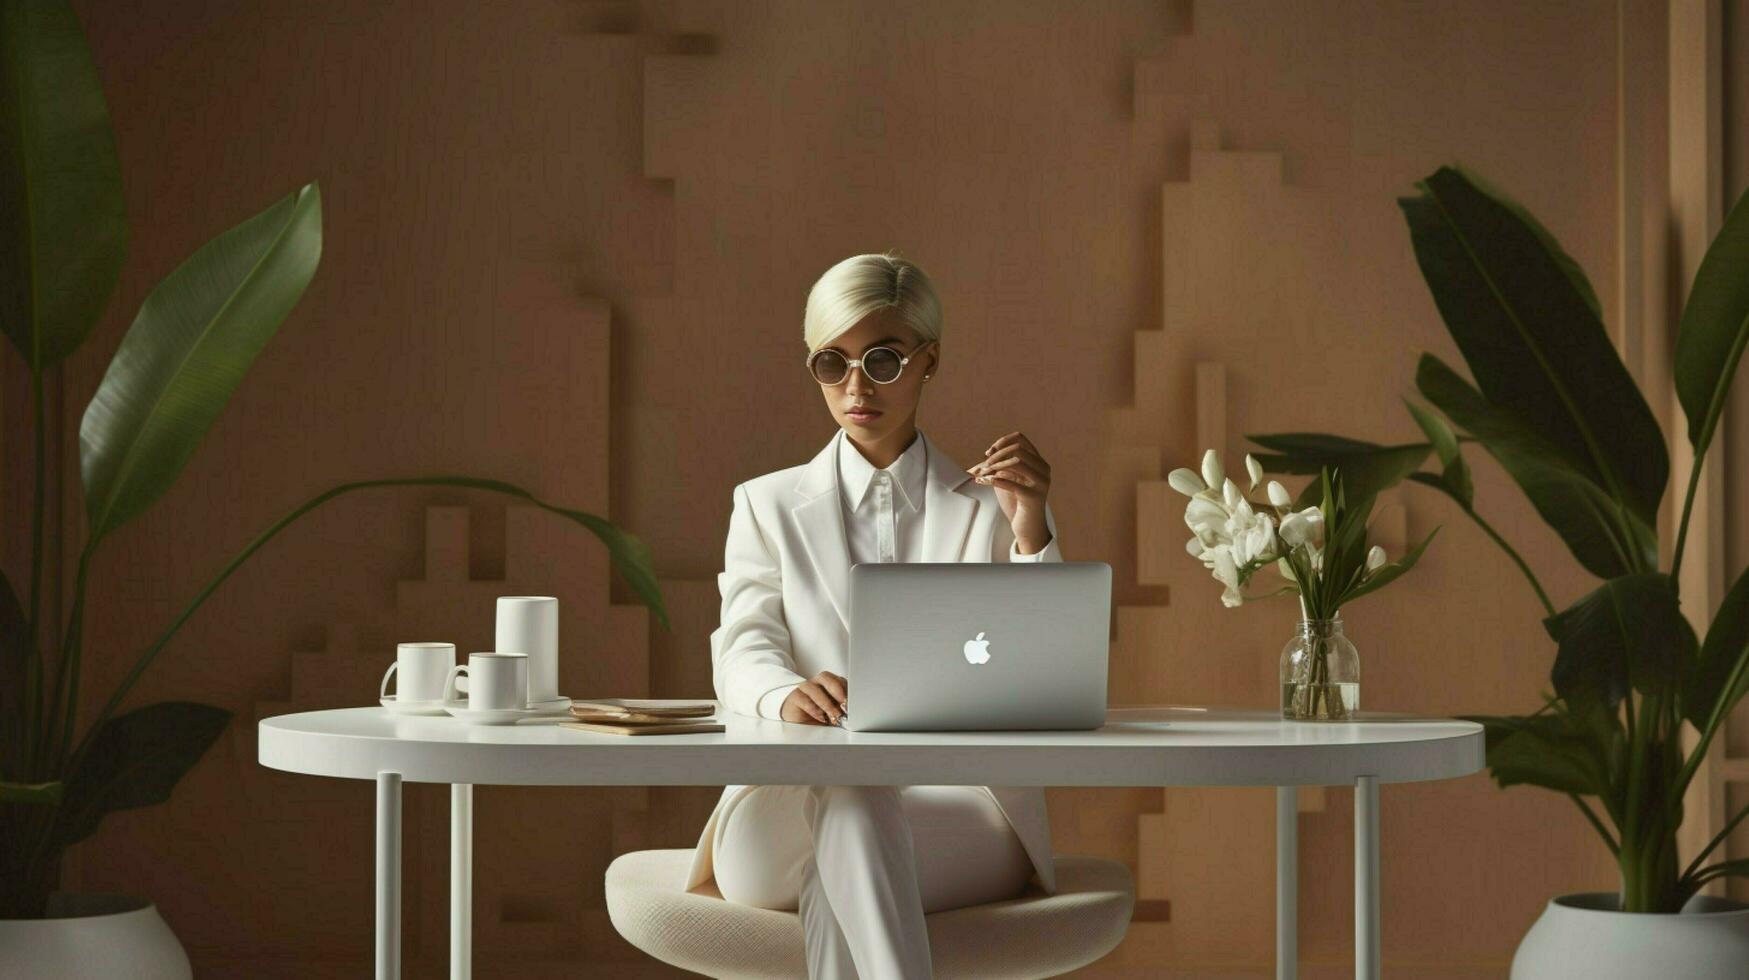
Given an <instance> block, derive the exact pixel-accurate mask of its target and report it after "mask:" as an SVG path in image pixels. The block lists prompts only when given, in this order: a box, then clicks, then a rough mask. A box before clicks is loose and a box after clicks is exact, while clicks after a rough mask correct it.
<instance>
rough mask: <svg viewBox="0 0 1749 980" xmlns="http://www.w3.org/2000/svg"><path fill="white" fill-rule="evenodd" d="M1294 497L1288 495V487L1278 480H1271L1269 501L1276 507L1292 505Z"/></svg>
mask: <svg viewBox="0 0 1749 980" xmlns="http://www.w3.org/2000/svg"><path fill="white" fill-rule="evenodd" d="M1293 502H1294V498H1292V497H1290V496H1288V493H1287V487H1284V486H1282V485H1281V484H1280V483H1279V482H1278V481H1275V480H1270V481H1269V503H1270V505H1271V506H1274V507H1292V506H1293Z"/></svg>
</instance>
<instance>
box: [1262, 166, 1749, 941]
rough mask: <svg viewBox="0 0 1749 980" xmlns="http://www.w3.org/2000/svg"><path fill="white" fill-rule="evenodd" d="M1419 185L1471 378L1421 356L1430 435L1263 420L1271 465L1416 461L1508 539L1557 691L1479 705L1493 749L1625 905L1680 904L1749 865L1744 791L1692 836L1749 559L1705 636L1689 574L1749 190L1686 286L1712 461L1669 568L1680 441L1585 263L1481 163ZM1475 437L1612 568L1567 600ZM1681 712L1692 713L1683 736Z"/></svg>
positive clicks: (1743, 626) (1387, 477) (1357, 467)
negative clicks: (1526, 701)
mask: <svg viewBox="0 0 1749 980" xmlns="http://www.w3.org/2000/svg"><path fill="white" fill-rule="evenodd" d="M1416 188H1417V189H1418V191H1419V193H1418V194H1415V195H1414V196H1410V197H1405V198H1402V199H1401V200H1400V201H1399V202H1398V203H1399V204H1400V205H1401V207H1402V211H1403V214H1404V216H1405V217H1406V218H1407V219H1408V224H1409V234H1410V238H1411V240H1412V242H1413V244H1414V249H1415V258H1416V261H1417V262H1418V264H1419V265H1420V268H1421V274H1422V276H1423V278H1425V279H1426V281H1427V286H1428V288H1429V289H1430V290H1431V291H1432V294H1433V299H1434V303H1435V305H1436V306H1437V307H1438V308H1439V313H1440V316H1441V318H1442V319H1443V320H1444V322H1445V327H1446V330H1447V331H1448V332H1449V333H1450V334H1451V337H1452V339H1453V340H1454V341H1456V342H1457V347H1458V350H1459V351H1460V352H1461V353H1462V355H1463V358H1464V361H1465V363H1466V364H1467V365H1468V366H1469V372H1470V375H1471V378H1473V379H1474V380H1473V381H1472V380H1470V379H1466V378H1465V377H1464V376H1463V375H1462V374H1460V373H1459V372H1458V371H1457V370H1456V369H1454V368H1453V367H1452V366H1450V365H1448V364H1447V363H1446V362H1444V361H1443V360H1441V359H1440V358H1438V357H1436V356H1434V355H1432V354H1423V355H1422V356H1421V359H1420V363H1419V364H1418V365H1417V368H1416V372H1415V385H1416V387H1417V388H1418V389H1419V391H1420V394H1421V396H1422V397H1423V398H1424V399H1425V400H1426V402H1427V403H1429V404H1430V405H1431V407H1428V405H1423V404H1420V403H1416V402H1413V401H1410V402H1408V408H1409V411H1410V414H1411V416H1412V417H1413V418H1414V420H1415V423H1416V425H1417V426H1418V427H1419V428H1420V430H1421V431H1422V432H1423V433H1424V434H1425V435H1426V440H1425V441H1422V442H1415V443H1408V444H1402V445H1380V444H1378V443H1374V442H1368V441H1363V440H1359V439H1353V438H1348V437H1344V436H1336V435H1330V434H1326V433H1306V432H1295V433H1278V434H1273V435H1253V436H1251V437H1250V438H1251V439H1252V441H1254V442H1256V443H1257V444H1258V445H1260V446H1263V447H1265V448H1266V449H1269V450H1272V452H1270V453H1267V454H1260V455H1259V457H1258V458H1259V459H1260V460H1261V461H1262V462H1263V463H1264V465H1265V467H1266V468H1269V469H1273V470H1275V471H1277V472H1285V473H1312V472H1317V470H1318V468H1319V467H1320V466H1325V465H1328V466H1333V467H1336V468H1338V469H1341V470H1344V471H1345V472H1347V473H1348V479H1349V480H1350V481H1351V482H1359V483H1362V484H1363V485H1365V486H1367V487H1368V488H1369V489H1373V490H1377V489H1383V488H1385V487H1388V486H1391V485H1393V484H1396V483H1398V482H1400V481H1403V480H1409V481H1412V482H1413V483H1416V484H1418V485H1420V486H1423V487H1427V488H1429V489H1431V490H1434V491H1436V492H1438V493H1440V494H1443V495H1444V496H1445V497H1447V498H1449V499H1450V500H1451V502H1452V503H1453V504H1455V505H1456V506H1457V508H1458V509H1459V510H1460V511H1462V512H1463V513H1464V514H1465V515H1467V516H1468V517H1469V518H1471V519H1472V520H1473V521H1474V522H1475V523H1476V525H1477V526H1478V527H1479V528H1480V529H1481V530H1482V533H1484V534H1485V535H1487V536H1488V538H1489V539H1490V540H1492V541H1494V542H1495V543H1496V544H1497V545H1499V546H1500V547H1501V548H1502V549H1504V550H1505V552H1506V554H1507V555H1509V556H1510V557H1511V559H1512V561H1513V562H1514V564H1516V565H1517V567H1518V569H1519V570H1520V571H1521V572H1522V573H1523V575H1524V578H1525V579H1526V580H1527V581H1528V582H1529V584H1530V587H1531V588H1532V589H1533V590H1535V592H1536V596H1537V600H1538V601H1539V602H1540V603H1541V604H1542V606H1543V610H1544V612H1545V614H1546V615H1545V618H1544V619H1543V627H1544V629H1545V630H1546V631H1547V633H1548V636H1549V638H1550V639H1551V640H1552V641H1553V643H1554V645H1555V656H1554V662H1553V666H1552V668H1551V670H1550V675H1549V680H1550V685H1551V687H1552V692H1545V693H1544V695H1543V697H1542V699H1541V700H1542V704H1541V706H1540V707H1539V708H1538V709H1537V710H1536V711H1534V712H1532V713H1530V714H1525V715H1516V716H1511V717H1493V716H1476V717H1475V720H1477V721H1480V722H1482V723H1483V724H1484V725H1485V726H1486V728H1487V751H1488V766H1489V770H1490V771H1491V773H1492V774H1493V777H1494V779H1495V781H1497V782H1498V783H1499V784H1500V785H1501V786H1512V785H1517V784H1525V785H1530V786H1540V787H1543V788H1545V789H1550V790H1554V791H1555V792H1558V793H1562V794H1565V795H1567V796H1568V797H1570V798H1571V799H1572V800H1573V802H1574V803H1575V804H1577V806H1578V807H1579V809H1580V810H1581V811H1582V812H1583V813H1584V815H1585V818H1586V819H1587V820H1588V821H1589V822H1590V824H1591V826H1592V827H1593V828H1595V829H1596V831H1597V834H1598V836H1599V837H1601V838H1602V840H1603V842H1604V844H1605V846H1607V847H1608V848H1609V850H1610V853H1611V854H1612V855H1613V856H1614V857H1615V860H1616V862H1617V865H1618V867H1619V868H1620V872H1621V893H1620V902H1621V904H1620V907H1621V909H1622V910H1623V911H1627V912H1662V913H1670V912H1677V911H1680V910H1681V908H1682V906H1683V904H1684V903H1685V902H1686V901H1687V900H1688V899H1689V898H1690V897H1691V896H1693V895H1694V894H1695V893H1696V892H1697V891H1699V890H1700V889H1701V888H1702V887H1704V886H1705V885H1706V884H1707V883H1708V882H1710V881H1712V880H1714V879H1716V878H1720V877H1723V876H1726V875H1745V874H1749V860H1741V859H1740V860H1735V861H1728V860H1721V859H1719V855H1718V854H1717V853H1716V852H1717V851H1718V848H1719V845H1720V844H1721V843H1722V842H1723V841H1724V840H1725V838H1726V837H1727V836H1728V835H1729V834H1730V832H1731V830H1732V829H1733V828H1735V827H1736V826H1737V825H1738V824H1739V823H1741V822H1742V821H1743V820H1744V819H1745V817H1749V808H1745V809H1743V810H1740V811H1738V812H1736V813H1734V814H1731V815H1730V816H1729V819H1728V820H1727V821H1726V824H1725V826H1723V827H1722V828H1721V829H1720V830H1719V832H1718V834H1717V835H1716V836H1714V837H1713V838H1712V840H1711V841H1710V842H1709V843H1707V844H1706V845H1705V847H1704V848H1703V849H1702V850H1701V851H1700V853H1698V854H1695V855H1693V856H1692V857H1691V858H1690V859H1689V860H1688V862H1687V863H1686V864H1684V863H1682V862H1681V860H1680V858H1679V856H1678V853H1677V830H1678V828H1679V827H1680V826H1681V824H1682V820H1683V812H1682V810H1683V806H1682V798H1683V793H1684V792H1685V791H1686V790H1687V789H1688V787H1689V784H1690V783H1691V782H1692V781H1693V779H1694V777H1695V773H1696V771H1697V770H1698V768H1699V767H1700V765H1701V762H1702V760H1703V759H1704V758H1705V756H1706V754H1707V749H1708V747H1709V746H1711V745H1712V743H1713V739H1714V738H1715V737H1717V735H1718V732H1719V728H1720V726H1721V725H1722V724H1723V722H1724V719H1725V718H1726V717H1727V716H1728V715H1729V714H1730V713H1731V709H1732V708H1733V707H1735V706H1736V704H1737V703H1738V701H1739V700H1741V699H1742V697H1743V693H1744V690H1745V688H1749V573H1746V574H1745V575H1744V576H1743V577H1741V578H1739V579H1737V581H1736V584H1735V585H1733V586H1732V587H1731V589H1730V591H1729V592H1728V593H1727V594H1726V596H1725V598H1724V601H1723V603H1722V605H1721V606H1720V607H1719V609H1718V611H1717V613H1716V615H1715V616H1714V617H1713V620H1712V623H1711V626H1710V627H1709V628H1708V629H1707V630H1706V635H1705V637H1704V638H1701V637H1698V636H1697V635H1696V633H1695V631H1694V629H1693V628H1692V627H1691V626H1690V625H1689V621H1690V620H1689V617H1687V616H1685V615H1684V610H1683V607H1682V601H1683V598H1682V595H1681V593H1680V590H1679V588H1678V575H1677V571H1678V570H1679V569H1680V568H1681V567H1682V555H1683V552H1684V550H1685V548H1686V547H1687V544H1688V532H1689V526H1690V516H1691V512H1692V511H1693V508H1694V500H1695V489H1696V487H1697V486H1698V485H1699V476H1700V467H1699V465H1698V461H1701V460H1704V459H1705V458H1706V455H1707V450H1708V449H1709V448H1710V447H1711V445H1712V442H1713V437H1714V436H1715V435H1716V433H1717V432H1718V426H1719V418H1720V416H1721V415H1722V413H1723V412H1724V409H1725V405H1726V396H1727V395H1728V394H1729V392H1730V389H1731V382H1732V379H1733V378H1734V376H1735V375H1736V371H1737V365H1738V362H1739V361H1740V360H1741V359H1742V355H1743V348H1744V345H1745V343H1749V196H1746V198H1745V199H1744V200H1741V201H1739V202H1738V203H1737V205H1736V207H1734V208H1733V209H1732V210H1731V213H1730V214H1729V216H1728V217H1727V218H1726V220H1725V224H1724V227H1723V229H1722V230H1721V231H1720V232H1719V234H1718V237H1717V238H1716V239H1714V241H1713V243H1712V245H1711V247H1710V248H1709V249H1708V250H1707V253H1706V256H1705V257H1704V259H1703V260H1702V262H1701V265H1700V270H1699V272H1698V273H1697V275H1696V276H1695V280H1694V284H1693V287H1692V288H1691V289H1690V291H1689V293H1688V299H1687V302H1686V303H1684V305H1683V314H1682V319H1681V323H1680V327H1679V332H1678V334H1677V339H1676V355H1675V360H1674V371H1675V379H1674V380H1675V388H1676V393H1677V396H1678V400H1679V401H1680V402H1681V404H1682V410H1683V412H1684V414H1685V415H1686V416H1687V422H1688V425H1687V433H1686V435H1687V438H1688V441H1689V443H1690V445H1691V446H1692V447H1693V450H1694V459H1695V460H1696V461H1697V464H1696V466H1695V467H1694V470H1693V472H1692V475H1691V476H1690V478H1689V480H1688V486H1687V490H1686V492H1685V493H1684V496H1683V501H1682V511H1681V516H1680V519H1679V521H1678V523H1677V529H1676V537H1675V540H1674V542H1673V543H1672V547H1671V549H1670V553H1671V560H1670V565H1669V567H1668V568H1660V567H1659V563H1658V562H1659V554H1660V549H1659V540H1658V534H1657V526H1658V509H1659V507H1660V504H1661V502H1662V500H1663V497H1664V491H1665V485H1666V484H1667V483H1668V481H1669V474H1670V459H1669V453H1668V450H1667V447H1666V445H1665V442H1664V436H1663V434H1662V432H1661V431H1660V429H1659V427H1658V422H1657V419H1656V417H1655V416H1654V415H1653V413H1652V410H1651V408H1650V407H1648V405H1647V404H1646V400H1645V398H1644V396H1643V395H1642V394H1641V393H1640V390H1639V388H1638V387H1637V386H1636V385H1635V384H1634V380H1633V377H1632V375H1631V374H1630V373H1629V372H1628V370H1627V368H1626V366H1624V365H1623V363H1622V361H1621V358H1620V356H1619V355H1618V354H1617V353H1616V350H1615V347H1614V346H1613V345H1612V344H1611V343H1610V340H1609V335H1608V333H1607V332H1606V331H1605V329H1604V325H1603V318H1602V313H1601V311H1600V308H1599V305H1598V302H1597V294H1596V293H1595V291H1594V290H1593V289H1592V288H1591V284H1590V283H1589V282H1588V281H1587V280H1586V278H1585V274H1584V272H1583V271H1582V270H1581V269H1580V268H1579V265H1578V263H1576V262H1574V261H1573V259H1572V258H1571V257H1569V256H1568V255H1567V253H1566V252H1564V251H1563V250H1562V249H1561V247H1560V245H1559V244H1558V243H1556V241H1555V239H1554V236H1552V235H1551V234H1549V232H1548V231H1547V230H1546V229H1545V228H1544V227H1543V226H1542V225H1541V224H1539V223H1538V222H1537V221H1536V219H1534V218H1533V217H1531V215H1530V213H1529V212H1528V211H1526V210H1525V209H1524V208H1522V207H1520V206H1519V205H1517V204H1515V203H1513V202H1512V201H1511V200H1508V199H1507V198H1506V197H1505V196H1503V195H1502V194H1500V193H1498V192H1497V191H1494V190H1492V189H1490V188H1488V187H1487V186H1485V185H1484V184H1483V183H1482V182H1481V181H1479V180H1478V179H1477V178H1475V177H1473V176H1471V175H1469V174H1466V173H1464V172H1462V171H1460V170H1457V169H1453V168H1442V169H1440V170H1439V171H1437V172H1436V173H1434V174H1433V175H1431V176H1429V177H1428V178H1427V179H1425V180H1423V181H1421V182H1419V183H1418V184H1417V185H1416ZM1466 446H1480V447H1481V448H1482V449H1483V450H1485V451H1486V452H1487V453H1488V455H1490V456H1492V457H1494V459H1495V461H1496V462H1498V463H1499V464H1500V466H1501V467H1502V468H1504V469H1505V471H1506V473H1507V475H1508V476H1510V477H1511V478H1512V480H1513V482H1515V483H1517V484H1518V487H1519V489H1520V490H1522V491H1523V492H1524V495H1525V496H1526V497H1527V498H1529V501H1530V503H1531V505H1532V506H1533V507H1534V508H1535V509H1536V512H1537V513H1538V514H1539V515H1541V517H1542V518H1543V520H1544V521H1546V522H1547V523H1548V524H1549V526H1550V527H1551V528H1553V530H1554V532H1555V533H1556V534H1557V535H1559V537H1560V539H1561V540H1562V541H1563V542H1564V543H1565V544H1566V546H1567V549H1568V550H1569V551H1570V552H1572V555H1573V559H1574V560H1575V561H1577V562H1578V563H1579V565H1580V566H1581V567H1583V568H1584V569H1585V570H1586V571H1587V572H1589V573H1590V574H1592V575H1594V576H1596V577H1597V578H1599V579H1601V580H1602V581H1601V584H1599V585H1598V586H1597V587H1596V588H1595V589H1594V590H1592V591H1591V592H1589V593H1587V594H1585V595H1584V596H1581V597H1579V598H1578V599H1577V600H1575V601H1573V602H1571V603H1570V604H1569V605H1567V606H1566V608H1564V609H1557V608H1556V606H1555V603H1554V601H1553V600H1552V599H1550V597H1549V594H1548V592H1547V590H1545V589H1544V588H1543V586H1542V584H1541V582H1539V581H1538V579H1537V577H1536V575H1535V573H1534V572H1532V570H1531V568H1530V566H1529V564H1528V563H1526V562H1525V560H1524V557H1523V556H1522V555H1521V554H1520V553H1519V552H1518V551H1517V550H1516V549H1514V548H1513V547H1512V546H1511V545H1510V544H1508V543H1507V542H1506V539H1505V538H1504V537H1502V536H1501V534H1500V533H1499V532H1498V531H1497V530H1495V528H1494V527H1493V526H1492V525H1491V524H1489V523H1488V521H1486V520H1485V519H1484V518H1483V517H1482V515H1481V514H1480V513H1479V512H1478V510H1477V506H1476V498H1475V490H1474V484H1473V481H1472V479H1471V473H1470V469H1469V463H1468V461H1467V460H1466V458H1465V455H1464V451H1465V448H1466ZM1430 461H1431V462H1430ZM1424 464H1425V465H1426V468H1425V469H1423V466H1424ZM1691 611H1694V610H1691ZM1698 612H1699V614H1700V615H1699V616H1698V617H1696V618H1704V616H1705V611H1704V610H1701V611H1698ZM1684 723H1687V724H1690V725H1692V726H1694V728H1695V730H1696V731H1698V733H1699V737H1698V739H1697V740H1696V742H1695V744H1694V745H1693V747H1692V748H1691V749H1689V750H1688V751H1686V752H1685V751H1684V750H1683V747H1682V727H1683V725H1684ZM1600 811H1601V812H1600Z"/></svg>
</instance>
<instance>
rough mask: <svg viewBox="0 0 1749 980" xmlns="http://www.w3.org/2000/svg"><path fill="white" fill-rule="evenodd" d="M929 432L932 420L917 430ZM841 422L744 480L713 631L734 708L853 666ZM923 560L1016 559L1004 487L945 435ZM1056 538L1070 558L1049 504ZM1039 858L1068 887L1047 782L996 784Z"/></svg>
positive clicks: (695, 872) (935, 454)
mask: <svg viewBox="0 0 1749 980" xmlns="http://www.w3.org/2000/svg"><path fill="white" fill-rule="evenodd" d="M917 437H918V438H919V439H923V438H924V436H923V434H922V433H921V432H919V433H918V436H917ZM844 438H845V436H844V430H842V429H840V430H839V431H838V432H837V434H835V435H834V436H833V437H832V439H831V441H829V442H827V443H826V447H825V448H824V449H822V450H820V452H819V453H818V454H816V455H815V456H814V458H813V459H812V460H811V461H809V462H807V463H805V464H803V465H801V466H792V467H790V468H788V469H782V470H778V471H776V472H775V473H767V474H765V475H764V476H760V477H755V478H754V479H751V480H748V481H747V482H745V483H743V484H741V485H739V486H737V487H736V488H735V492H734V498H735V506H734V511H733V513H732V514H731V515H730V517H729V535H728V543H727V545H726V547H725V548H724V554H723V572H722V574H720V575H718V576H717V585H718V588H719V590H720V591H721V592H722V596H723V607H722V619H721V623H720V624H719V625H718V627H717V629H716V630H715V632H713V633H711V668H712V680H713V682H714V684H715V687H716V693H717V698H718V699H719V700H721V701H722V702H723V704H724V705H725V706H726V707H727V708H728V709H729V710H731V711H735V712H738V713H740V714H744V715H752V716H754V717H758V716H759V712H758V703H759V698H760V696H761V695H763V694H765V693H766V692H767V691H770V690H772V689H773V688H778V687H785V686H788V685H790V684H796V683H799V682H801V681H804V680H807V679H808V678H810V677H813V676H814V675H815V674H817V673H819V672H820V671H822V670H830V671H832V672H833V673H835V674H841V675H844V676H845V677H846V678H847V679H849V680H850V681H851V685H852V688H854V686H855V678H851V677H850V672H849V663H848V661H849V657H850V627H849V620H848V611H849V608H850V595H849V583H850V548H849V544H848V542H847V539H846V537H845V532H844V512H843V507H842V505H841V504H840V503H839V493H838V464H837V458H838V457H837V452H838V443H839V441H840V440H842V439H844ZM926 447H927V449H928V457H929V471H928V476H927V479H926V482H925V488H924V498H923V499H924V504H923V558H922V560H923V561H1007V560H1009V553H1010V549H1011V547H1012V545H1013V544H1014V531H1013V529H1012V528H1011V527H1010V526H1009V523H1008V519H1007V517H1006V516H1004V515H1003V513H1002V506H1001V505H1000V504H999V503H997V502H996V491H995V490H993V489H991V488H990V487H989V486H986V485H984V484H981V483H977V482H975V481H974V480H972V478H971V476H970V475H969V474H967V473H966V472H965V470H964V469H963V468H962V467H960V465H959V464H957V463H955V462H954V461H953V460H952V459H949V458H948V456H947V454H946V453H945V452H943V451H941V449H940V448H939V447H937V446H936V445H935V444H934V443H931V442H927V441H926ZM1045 526H1046V528H1048V529H1049V530H1050V532H1051V540H1050V543H1049V544H1047V545H1046V546H1045V548H1044V551H1043V552H1041V553H1040V557H1039V559H1038V560H1040V561H1062V560H1063V557H1062V553H1061V552H1060V551H1059V550H1058V547H1057V526H1056V520H1055V518H1054V517H1053V516H1052V514H1051V511H1050V506H1049V505H1048V504H1047V505H1046V507H1045ZM751 788H752V787H749V786H726V787H724V788H723V795H722V797H721V798H719V799H718V800H717V805H716V809H715V810H713V811H712V812H711V815H710V819H708V820H706V821H705V825H704V830H703V832H702V833H700V834H699V838H698V845H697V846H696V847H695V848H694V851H693V858H692V867H691V868H690V870H689V871H688V873H687V880H686V887H687V889H692V888H695V887H697V886H698V885H700V884H703V883H704V882H705V881H707V880H709V879H710V877H711V874H712V838H714V837H715V831H716V825H717V820H718V818H719V817H720V815H721V814H722V813H723V812H724V811H725V810H726V809H728V808H729V807H730V806H732V805H733V804H734V802H735V801H736V800H737V799H739V798H740V797H741V796H742V795H744V794H745V793H747V792H748V791H749V790H750V789H751ZM986 789H988V790H989V791H990V794H991V795H992V796H994V797H995V799H996V802H997V804H998V805H999V806H1000V807H1001V808H1002V812H1003V814H1004V815H1005V816H1006V817H1007V818H1008V822H1009V824H1010V825H1011V826H1013V828H1014V831H1015V833H1016V835H1018V836H1019V838H1020V842H1021V844H1022V845H1023V846H1024V847H1025V848H1026V853H1027V855H1028V856H1029V857H1030V858H1031V859H1032V864H1033V869H1034V871H1036V872H1037V875H1038V880H1039V884H1040V885H1041V886H1042V887H1043V888H1044V890H1045V891H1047V892H1052V893H1054V892H1055V891H1056V890H1057V880H1056V865H1055V863H1054V862H1053V861H1052V858H1051V826H1050V817H1049V814H1048V813H1047V812H1046V810H1045V794H1044V790H1043V789H1041V788H1039V787H1036V786H1023V787H997V786H991V787H986Z"/></svg>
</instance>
